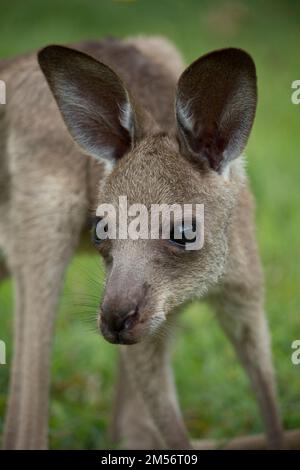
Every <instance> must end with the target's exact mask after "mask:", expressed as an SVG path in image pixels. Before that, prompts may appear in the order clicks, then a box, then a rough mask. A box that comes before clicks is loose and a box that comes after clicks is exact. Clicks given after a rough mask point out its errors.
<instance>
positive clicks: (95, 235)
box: [92, 217, 108, 245]
mask: <svg viewBox="0 0 300 470" xmlns="http://www.w3.org/2000/svg"><path fill="white" fill-rule="evenodd" d="M107 236H108V224H107V220H106V219H105V218H101V217H95V219H94V221H93V225H92V241H93V242H94V243H95V244H96V245H99V244H100V243H101V242H103V241H104V240H106V239H107Z"/></svg>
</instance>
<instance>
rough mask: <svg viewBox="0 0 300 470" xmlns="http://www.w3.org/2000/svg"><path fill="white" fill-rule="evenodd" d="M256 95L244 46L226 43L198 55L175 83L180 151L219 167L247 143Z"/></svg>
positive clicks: (252, 69) (216, 167) (253, 70)
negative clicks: (218, 48) (219, 47)
mask: <svg viewBox="0 0 300 470" xmlns="http://www.w3.org/2000/svg"><path fill="white" fill-rule="evenodd" d="M256 101H257V89H256V71H255V65H254V62H253V60H252V59H251V57H250V56H249V55H248V54H247V53H246V52H244V51H242V50H240V49H233V48H230V49H222V50H219V51H215V52H212V53H210V54H207V55H205V56H203V57H200V59H198V60H196V61H195V62H194V63H193V64H192V65H190V67H188V68H187V69H186V70H185V71H184V72H183V74H182V75H181V77H180V78H179V82H178V87H177V95H176V117H177V126H178V132H179V140H180V144H181V150H182V152H183V153H185V154H188V155H189V156H190V157H192V158H193V159H194V160H197V161H198V162H199V161H202V162H207V163H208V164H209V166H210V167H211V168H212V169H214V170H216V171H219V172H222V170H223V169H224V168H225V166H226V164H227V163H228V162H229V161H231V160H233V159H234V158H236V157H238V156H239V155H240V154H241V153H242V151H243V149H244V147H245V145H246V143H247V140H248V137H249V134H250V131H251V127H252V124H253V120H254V116H255V109H256Z"/></svg>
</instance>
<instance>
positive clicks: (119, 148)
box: [38, 46, 135, 162]
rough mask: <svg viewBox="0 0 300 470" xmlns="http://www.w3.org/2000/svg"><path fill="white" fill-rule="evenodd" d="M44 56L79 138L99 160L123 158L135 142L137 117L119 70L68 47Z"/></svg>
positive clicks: (42, 61)
mask: <svg viewBox="0 0 300 470" xmlns="http://www.w3.org/2000/svg"><path fill="white" fill-rule="evenodd" d="M38 61H39V64H40V67H41V69H42V71H43V73H44V75H45V77H46V79H47V82H48V84H49V87H50V89H51V91H52V93H53V95H54V97H55V99H56V102H57V104H58V107H59V109H60V112H61V114H62V117H63V119H64V121H65V123H66V125H67V127H68V129H69V131H70V133H71V135H72V136H73V138H74V140H75V141H76V142H77V143H78V144H79V145H80V147H81V148H82V149H83V150H84V151H85V152H87V153H88V154H90V155H92V156H94V157H96V158H98V159H102V158H104V159H107V160H110V161H112V162H114V161H116V160H118V159H119V158H121V157H122V156H123V155H124V154H125V153H126V152H127V151H128V150H129V149H130V147H131V145H132V142H133V137H134V130H135V119H134V113H133V109H132V105H131V103H130V99H129V95H128V92H127V91H126V89H125V87H124V85H123V83H122V82H121V80H120V78H119V77H118V76H117V75H116V74H115V72H113V71H112V70H111V69H110V68H109V67H108V66H107V65H104V64H102V63H101V62H98V61H97V60H95V59H93V58H92V57H90V56H88V55H86V54H84V53H82V52H79V51H75V50H73V49H69V48H67V47H62V46H48V47H46V48H45V49H42V50H41V51H40V52H39V54H38Z"/></svg>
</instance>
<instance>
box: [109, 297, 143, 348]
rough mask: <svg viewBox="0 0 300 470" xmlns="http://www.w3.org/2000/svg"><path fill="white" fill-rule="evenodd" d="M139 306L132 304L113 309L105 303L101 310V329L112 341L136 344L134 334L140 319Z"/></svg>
mask: <svg viewBox="0 0 300 470" xmlns="http://www.w3.org/2000/svg"><path fill="white" fill-rule="evenodd" d="M139 317H140V314H139V306H138V305H132V306H128V307H125V308H122V309H118V308H117V309H111V308H109V307H106V306H105V305H104V306H103V305H102V307H101V310H100V330H101V333H102V334H103V336H104V338H105V339H107V341H109V342H110V343H119V344H134V343H136V342H137V341H136V339H135V338H134V337H133V335H132V330H133V328H134V326H135V325H136V324H137V323H138V321H139Z"/></svg>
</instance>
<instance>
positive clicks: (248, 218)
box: [0, 37, 282, 449]
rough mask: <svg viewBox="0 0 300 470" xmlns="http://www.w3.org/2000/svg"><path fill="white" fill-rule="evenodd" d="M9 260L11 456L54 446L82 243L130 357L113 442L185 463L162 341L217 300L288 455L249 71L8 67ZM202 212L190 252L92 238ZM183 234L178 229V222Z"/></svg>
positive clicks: (1, 139)
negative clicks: (57, 324)
mask: <svg viewBox="0 0 300 470" xmlns="http://www.w3.org/2000/svg"><path fill="white" fill-rule="evenodd" d="M0 75H1V79H2V80H4V81H5V83H6V86H7V105H6V106H1V107H0V113H1V114H0V146H1V147H0V165H1V167H0V168H1V193H0V246H1V248H2V250H3V252H4V254H5V258H6V264H7V267H8V269H9V271H10V273H11V275H12V276H13V279H14V285H15V300H16V305H15V333H14V357H13V365H12V372H11V380H10V394H9V400H8V407H7V415H6V425H5V433H4V447H5V448H11V449H43V448H46V447H47V445H48V442H47V422H48V398H49V383H50V374H49V365H50V353H51V343H52V336H53V323H54V318H55V313H56V309H57V303H58V298H59V293H60V290H61V286H62V283H63V277H64V273H65V269H66V266H67V265H68V263H69V261H70V258H71V257H72V255H73V254H74V251H75V249H76V247H77V246H78V244H79V241H80V237H81V234H82V233H83V232H84V231H85V230H86V229H87V227H88V221H89V218H90V208H92V215H93V216H94V217H93V224H92V227H93V228H92V234H93V239H94V242H95V243H94V244H95V247H96V250H98V251H99V253H100V254H101V256H102V257H103V259H104V262H105V265H106V271H107V278H106V285H105V292H104V296H103V298H102V301H101V305H100V307H99V315H98V316H99V328H100V330H101V332H102V334H103V335H104V337H105V338H106V339H107V340H108V341H110V342H112V343H118V344H120V346H119V348H120V351H121V365H120V376H119V385H118V394H117V395H118V399H117V404H116V409H115V419H114V426H113V428H114V436H115V438H116V439H118V440H119V442H122V445H124V447H127V448H144V449H147V448H148V449H149V448H150V449H151V448H169V449H189V448H191V442H190V440H189V437H188V433H187V430H186V427H185V425H184V423H183V419H182V416H181V412H180V409H179V406H178V403H177V398H176V390H175V387H174V382H173V376H172V371H171V368H170V357H169V356H170V345H169V338H170V335H169V334H168V333H169V332H170V331H172V325H173V324H174V319H175V318H176V317H177V314H178V310H180V307H181V306H182V305H184V304H185V303H186V302H188V301H190V300H192V299H194V298H201V299H203V300H206V301H208V302H210V303H211V304H212V305H213V306H214V308H215V312H216V317H217V319H218V321H219V323H220V325H221V327H222V328H223V330H224V332H225V334H226V335H227V336H228V338H229V339H230V341H231V342H232V344H233V346H234V348H235V350H236V352H237V356H238V357H239V359H240V361H241V363H242V365H243V366H244V368H245V370H246V372H247V373H248V375H249V378H250V381H251V384H252V387H253V390H254V392H255V395H256V397H257V401H258V404H259V407H260V411H261V416H262V419H263V422H264V426H265V430H266V434H267V439H268V445H269V447H270V448H280V447H281V446H282V428H281V420H280V414H279V410H278V405H277V398H276V386H275V380H274V373H273V367H272V359H271V352H270V344H269V333H268V327H267V322H266V317H265V313H264V289H263V275H262V270H261V264H260V260H259V255H258V252H257V246H256V241H255V234H254V222H253V212H254V204H253V200H252V196H251V192H250V189H249V185H248V180H247V176H246V171H245V167H244V160H243V157H242V156H241V155H242V153H243V150H244V148H245V146H246V143H247V140H248V137H249V134H250V131H251V128H252V124H253V120H254V116H255V110H256V102H257V86H256V71H255V65H254V63H253V60H252V59H251V57H250V56H249V55H248V54H247V53H246V52H244V51H242V50H240V49H235V48H229V49H223V50H217V51H214V52H211V53H209V54H207V55H204V56H202V57H200V58H199V59H198V60H196V61H195V62H193V63H192V64H191V65H190V66H189V67H188V68H187V69H185V70H184V65H183V62H182V59H181V56H180V54H179V52H178V51H177V50H176V48H175V47H174V46H173V45H172V44H171V43H169V42H168V41H167V40H166V39H164V38H144V37H137V38H129V39H124V40H119V39H113V38H108V39H104V40H102V41H99V42H85V43H82V44H77V45H74V46H73V47H72V48H69V47H63V46H56V45H54V46H48V47H46V48H44V49H43V50H41V51H40V52H39V54H38V61H37V56H36V54H29V55H27V56H24V57H20V58H16V59H13V60H10V61H7V62H4V63H3V64H2V65H1V66H0ZM122 195H125V196H126V197H127V199H128V202H129V203H130V204H132V203H142V204H145V205H146V206H147V207H149V206H150V205H151V204H162V203H164V204H173V203H177V204H179V205H182V204H185V203H199V204H203V205H204V211H205V234H204V245H203V247H202V249H200V250H195V251H188V250H185V249H183V247H184V248H185V247H186V244H187V243H188V240H187V239H185V238H183V241H181V242H178V240H176V239H174V237H173V236H170V239H158V240H144V239H137V240H130V239H106V240H100V239H99V238H98V237H97V226H98V224H99V222H100V218H99V217H98V216H97V208H98V207H99V206H100V205H101V204H103V203H110V204H112V205H113V206H114V207H116V210H117V206H118V199H119V197H120V196H122ZM174 223H176V221H175V222H174Z"/></svg>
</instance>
